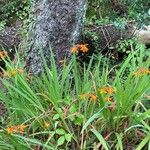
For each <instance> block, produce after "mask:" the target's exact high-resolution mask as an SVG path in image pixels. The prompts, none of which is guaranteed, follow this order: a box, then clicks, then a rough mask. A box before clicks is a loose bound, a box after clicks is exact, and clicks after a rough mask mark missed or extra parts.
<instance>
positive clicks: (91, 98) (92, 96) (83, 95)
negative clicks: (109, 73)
mask: <svg viewBox="0 0 150 150" xmlns="http://www.w3.org/2000/svg"><path fill="white" fill-rule="evenodd" d="M80 98H81V99H85V98H87V99H90V100H91V101H95V100H97V96H96V95H94V94H93V93H90V94H86V93H84V94H81V95H80Z"/></svg>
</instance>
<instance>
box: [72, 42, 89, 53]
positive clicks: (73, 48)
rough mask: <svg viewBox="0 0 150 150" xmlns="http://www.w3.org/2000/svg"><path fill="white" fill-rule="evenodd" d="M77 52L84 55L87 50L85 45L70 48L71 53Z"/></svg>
mask: <svg viewBox="0 0 150 150" xmlns="http://www.w3.org/2000/svg"><path fill="white" fill-rule="evenodd" d="M79 50H80V51H81V52H83V53H86V52H87V51H88V50H89V49H88V48H87V44H76V45H75V46H74V47H72V48H71V53H77V52H78V51H79Z"/></svg>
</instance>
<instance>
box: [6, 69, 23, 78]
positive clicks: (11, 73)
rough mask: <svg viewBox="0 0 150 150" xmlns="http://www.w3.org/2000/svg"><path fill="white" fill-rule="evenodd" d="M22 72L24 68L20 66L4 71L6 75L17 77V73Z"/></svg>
mask: <svg viewBox="0 0 150 150" xmlns="http://www.w3.org/2000/svg"><path fill="white" fill-rule="evenodd" d="M17 73H19V74H22V73H23V69H22V68H18V69H12V70H10V71H7V72H4V75H3V76H4V77H15V76H16V74H17Z"/></svg>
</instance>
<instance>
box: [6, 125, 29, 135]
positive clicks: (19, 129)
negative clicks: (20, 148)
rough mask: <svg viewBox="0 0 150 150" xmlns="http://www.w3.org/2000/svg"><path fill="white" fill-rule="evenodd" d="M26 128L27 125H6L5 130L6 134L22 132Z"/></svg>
mask: <svg viewBox="0 0 150 150" xmlns="http://www.w3.org/2000/svg"><path fill="white" fill-rule="evenodd" d="M26 128H27V125H18V126H12V127H8V128H7V129H6V131H7V133H8V134H12V133H23V132H24V131H25V129H26Z"/></svg>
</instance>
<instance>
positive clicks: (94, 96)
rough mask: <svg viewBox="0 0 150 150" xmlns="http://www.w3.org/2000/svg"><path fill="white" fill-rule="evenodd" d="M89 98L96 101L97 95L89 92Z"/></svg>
mask: <svg viewBox="0 0 150 150" xmlns="http://www.w3.org/2000/svg"><path fill="white" fill-rule="evenodd" d="M89 99H90V100H91V101H96V100H97V96H96V95H94V94H92V93H91V94H89Z"/></svg>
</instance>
